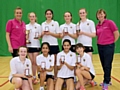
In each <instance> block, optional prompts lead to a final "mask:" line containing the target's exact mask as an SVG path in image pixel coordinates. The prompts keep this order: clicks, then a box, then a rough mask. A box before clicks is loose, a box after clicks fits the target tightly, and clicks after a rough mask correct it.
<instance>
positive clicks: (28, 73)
mask: <svg viewBox="0 0 120 90" xmlns="http://www.w3.org/2000/svg"><path fill="white" fill-rule="evenodd" d="M25 76H27V77H28V76H30V70H29V64H26V69H25Z"/></svg>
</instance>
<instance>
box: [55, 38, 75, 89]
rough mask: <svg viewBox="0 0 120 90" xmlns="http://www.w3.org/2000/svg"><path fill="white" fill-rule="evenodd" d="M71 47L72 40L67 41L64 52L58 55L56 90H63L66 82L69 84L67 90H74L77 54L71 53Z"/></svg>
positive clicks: (65, 41)
mask: <svg viewBox="0 0 120 90" xmlns="http://www.w3.org/2000/svg"><path fill="white" fill-rule="evenodd" d="M70 47H71V42H70V40H68V39H65V40H64V41H63V48H64V50H63V51H61V52H60V53H58V54H57V67H58V74H57V81H56V85H55V90H61V88H62V85H63V83H64V81H65V82H66V84H67V90H74V67H75V63H76V54H75V53H74V52H71V51H70Z"/></svg>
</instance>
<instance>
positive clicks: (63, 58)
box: [60, 55, 65, 64]
mask: <svg viewBox="0 0 120 90" xmlns="http://www.w3.org/2000/svg"><path fill="white" fill-rule="evenodd" d="M60 59H61V63H62V64H64V62H65V56H64V55H61V57H60Z"/></svg>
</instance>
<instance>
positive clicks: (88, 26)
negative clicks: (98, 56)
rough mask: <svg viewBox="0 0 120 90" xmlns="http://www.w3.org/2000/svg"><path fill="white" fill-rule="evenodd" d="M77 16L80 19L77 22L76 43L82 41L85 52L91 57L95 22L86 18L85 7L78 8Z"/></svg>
mask: <svg viewBox="0 0 120 90" xmlns="http://www.w3.org/2000/svg"><path fill="white" fill-rule="evenodd" d="M79 16H80V21H79V22H78V23H77V30H78V33H77V35H78V38H77V43H82V44H83V45H84V46H85V52H86V53H88V54H89V55H90V56H91V57H92V52H93V47H92V37H95V36H96V30H95V24H94V22H93V21H92V20H89V19H87V11H86V9H85V8H82V9H80V10H79Z"/></svg>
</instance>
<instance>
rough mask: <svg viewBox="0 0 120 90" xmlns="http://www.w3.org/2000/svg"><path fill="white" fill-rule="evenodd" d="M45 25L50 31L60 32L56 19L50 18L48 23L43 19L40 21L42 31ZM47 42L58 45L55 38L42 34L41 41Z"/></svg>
mask: <svg viewBox="0 0 120 90" xmlns="http://www.w3.org/2000/svg"><path fill="white" fill-rule="evenodd" d="M46 26H47V27H48V29H49V31H50V32H52V33H60V29H59V24H58V22H57V21H54V20H52V21H51V22H50V23H49V24H48V23H47V22H46V21H45V22H43V23H42V31H45V28H46ZM43 42H48V43H49V44H50V45H58V42H57V38H56V37H53V36H51V35H44V36H43V37H42V43H43Z"/></svg>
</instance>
